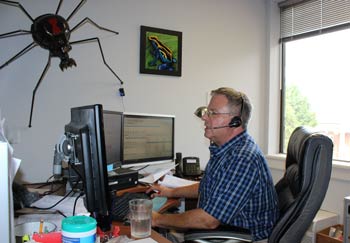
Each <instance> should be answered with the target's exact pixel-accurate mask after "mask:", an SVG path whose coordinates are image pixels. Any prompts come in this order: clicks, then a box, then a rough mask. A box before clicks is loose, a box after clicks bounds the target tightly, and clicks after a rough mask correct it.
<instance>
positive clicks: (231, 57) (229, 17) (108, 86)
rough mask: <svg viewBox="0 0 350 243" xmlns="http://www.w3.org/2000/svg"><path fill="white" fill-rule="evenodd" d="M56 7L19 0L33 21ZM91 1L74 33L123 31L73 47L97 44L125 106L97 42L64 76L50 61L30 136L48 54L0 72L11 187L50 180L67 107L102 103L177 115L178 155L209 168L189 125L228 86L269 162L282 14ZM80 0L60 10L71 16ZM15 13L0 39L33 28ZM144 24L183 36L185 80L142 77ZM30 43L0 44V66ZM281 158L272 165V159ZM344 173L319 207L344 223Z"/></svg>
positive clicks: (196, 2)
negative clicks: (249, 106) (239, 96)
mask: <svg viewBox="0 0 350 243" xmlns="http://www.w3.org/2000/svg"><path fill="white" fill-rule="evenodd" d="M57 2H58V1H53V0H51V1H47V0H26V1H24V0H22V1H21V3H22V4H23V6H24V7H25V8H26V9H27V11H28V12H29V13H30V14H31V15H32V17H34V18H35V17H37V16H39V15H41V14H44V13H48V12H54V11H55V9H56V4H57ZM101 2H102V1H97V0H88V2H87V3H86V4H85V5H84V6H83V7H82V8H81V9H80V11H79V12H78V13H77V14H76V16H75V17H74V18H73V19H71V21H70V25H71V27H72V26H74V25H75V24H76V23H78V22H79V21H80V20H82V19H83V18H84V17H86V16H88V17H90V18H91V19H92V20H94V21H96V22H97V23H98V24H100V25H102V26H104V27H107V28H110V29H114V30H117V31H119V32H120V35H119V36H113V35H111V34H109V33H105V32H103V31H100V30H96V28H94V27H92V26H88V25H87V26H84V27H82V28H81V29H79V30H77V31H76V32H74V33H73V34H72V36H71V40H78V39H82V38H89V37H95V36H97V37H99V38H100V39H101V42H102V46H103V50H104V52H105V57H106V59H107V62H108V63H109V65H110V66H111V67H112V68H113V69H114V70H115V71H116V72H117V73H118V75H119V76H120V77H121V78H122V79H123V80H124V81H125V85H124V88H125V91H126V96H125V98H124V102H122V100H121V98H120V97H119V96H118V95H117V92H116V90H117V88H119V86H118V81H117V80H116V79H115V78H114V77H113V75H112V74H111V73H110V72H109V70H108V69H107V68H106V67H105V66H104V65H103V63H102V60H101V56H100V53H99V50H98V48H97V45H96V43H95V44H94V43H91V44H85V45H79V46H73V50H72V51H71V57H73V58H74V59H75V60H76V61H77V64H78V67H75V68H71V69H68V70H66V71H65V72H61V71H60V69H59V67H58V63H59V62H58V60H57V59H52V63H51V67H50V69H49V71H48V73H47V74H46V76H45V78H44V80H43V81H42V84H41V85H40V88H39V90H38V92H37V96H36V104H35V109H34V115H33V127H32V128H30V129H29V128H28V127H27V125H28V119H29V112H30V102H31V95H32V90H33V89H34V87H35V85H36V82H37V81H38V79H39V76H40V74H41V72H42V70H43V68H44V66H45V64H46V61H47V57H48V52H47V51H46V50H43V49H41V48H40V47H36V48H35V49H33V50H32V51H30V52H29V53H27V54H26V55H24V56H23V57H21V58H20V59H18V60H17V61H15V62H13V63H11V64H10V65H8V66H6V67H5V68H3V69H2V70H0V109H1V111H2V112H1V114H2V116H4V117H5V118H6V131H7V134H8V137H9V138H10V139H11V140H12V141H13V142H14V143H15V144H14V148H15V155H16V156H17V157H19V158H21V159H23V163H22V165H21V169H20V170H21V172H20V175H19V176H18V177H17V179H21V180H24V181H29V182H39V181H43V180H46V179H47V178H48V177H49V175H51V170H52V156H53V147H54V145H55V143H56V142H57V140H58V138H59V137H60V135H61V134H62V133H63V128H64V125H65V124H67V123H68V122H69V119H70V115H69V110H70V108H71V107H73V106H80V105H87V104H93V103H101V104H103V105H104V107H105V109H109V110H123V103H124V106H125V111H128V112H144V113H145V112H149V113H164V114H175V115H176V148H175V149H176V152H182V153H183V155H184V156H187V155H194V156H199V157H200V159H201V164H202V167H204V166H205V164H206V161H207V160H208V150H207V146H208V142H207V141H206V140H205V139H204V138H203V129H202V125H201V121H200V120H198V119H196V118H195V117H194V116H193V111H194V110H195V108H196V107H198V106H200V105H203V104H205V103H206V101H207V96H208V95H207V94H208V91H210V90H212V89H214V88H217V87H220V86H231V87H234V88H237V89H239V90H242V91H244V92H246V93H247V95H248V96H249V97H250V98H251V101H252V103H253V105H254V110H253V117H252V120H251V123H250V125H249V131H250V133H251V134H252V135H253V137H254V138H255V139H256V141H257V142H258V144H259V145H260V146H261V147H262V149H263V151H264V152H266V153H267V154H269V155H271V154H276V153H277V152H278V136H279V133H278V127H279V123H278V121H279V100H280V97H279V80H280V79H279V77H280V73H279V67H278V63H279V58H280V52H279V48H280V47H279V45H278V36H279V34H278V31H279V16H278V14H279V11H278V8H277V6H276V4H274V3H272V2H270V1H263V0H218V1H211V0H190V1H185V0H178V1H176V4H174V1H170V0H147V1H136V0H128V1H125V0H124V1H122V0H104V1H103V2H102V3H101ZM76 3H78V0H77V1H65V2H64V3H63V6H62V11H61V12H60V14H61V15H62V16H64V17H67V15H68V13H70V11H71V10H72V9H73V8H74V4H76ZM30 25H31V22H30V21H29V19H28V18H27V17H25V15H24V14H23V13H22V12H21V11H20V10H19V9H17V8H14V7H10V6H6V5H0V33H5V32H9V31H13V30H17V29H25V30H29V29H30ZM140 25H146V26H152V27H158V28H165V29H171V30H177V31H181V32H183V66H182V68H183V74H182V77H170V76H156V75H146V74H140V73H139V37H140V34H139V32H140ZM31 41H32V40H31V37H30V36H20V37H13V38H8V39H0V65H2V64H3V63H4V62H5V61H6V60H8V59H9V58H10V57H11V56H13V55H14V54H15V53H17V52H18V51H20V50H21V49H23V48H24V47H25V46H26V45H28V44H29V43H30V42H31ZM276 158H277V159H276ZM268 161H269V165H270V167H271V170H272V175H273V178H274V180H275V182H276V181H277V180H278V179H279V178H280V177H281V176H282V174H283V156H279V157H276V156H268ZM348 174H349V168H348V167H346V166H339V165H338V166H336V167H335V168H334V170H333V173H332V180H331V183H330V187H329V190H328V193H327V196H326V199H325V201H324V203H323V205H322V208H323V209H325V210H329V211H333V212H337V213H338V214H340V215H342V210H343V197H344V196H346V195H350V187H349V184H350V182H349V179H348V178H347V177H348Z"/></svg>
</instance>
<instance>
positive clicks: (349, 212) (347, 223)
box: [343, 196, 350, 243]
mask: <svg viewBox="0 0 350 243" xmlns="http://www.w3.org/2000/svg"><path fill="white" fill-rule="evenodd" d="M349 231H350V196H347V197H345V198H344V229H343V238H344V241H343V242H344V243H350V240H349V237H350V236H349Z"/></svg>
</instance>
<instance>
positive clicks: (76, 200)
mask: <svg viewBox="0 0 350 243" xmlns="http://www.w3.org/2000/svg"><path fill="white" fill-rule="evenodd" d="M82 195H84V192H80V194H79V196H77V197H76V198H75V200H74V206H73V216H74V215H75V207H76V205H77V202H78V199H79V197H81V196H82Z"/></svg>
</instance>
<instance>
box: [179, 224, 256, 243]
mask: <svg viewBox="0 0 350 243" xmlns="http://www.w3.org/2000/svg"><path fill="white" fill-rule="evenodd" d="M184 239H185V242H191V241H192V242H206V241H209V242H210V240H218V239H221V240H230V243H231V242H253V238H252V236H251V234H250V233H249V231H248V230H246V229H241V228H233V229H232V227H227V226H219V227H218V228H217V229H215V230H190V231H188V232H186V234H185V238H184ZM203 240H204V241H203ZM232 240H233V241H232Z"/></svg>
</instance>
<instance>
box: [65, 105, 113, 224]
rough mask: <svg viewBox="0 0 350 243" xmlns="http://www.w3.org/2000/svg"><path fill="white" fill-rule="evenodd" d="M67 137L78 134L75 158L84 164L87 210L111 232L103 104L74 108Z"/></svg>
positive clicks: (66, 130)
mask: <svg viewBox="0 0 350 243" xmlns="http://www.w3.org/2000/svg"><path fill="white" fill-rule="evenodd" d="M65 134H66V136H67V137H68V138H69V137H71V135H76V138H75V139H76V141H74V144H75V146H74V155H73V156H74V158H73V159H76V158H78V160H79V161H80V162H81V164H79V165H78V169H79V170H80V172H83V174H82V175H80V176H82V177H83V178H81V180H83V181H84V183H83V189H84V192H85V197H86V207H87V210H88V211H89V212H90V213H91V214H92V215H93V216H94V217H95V218H96V220H97V222H98V225H99V226H100V227H101V228H102V229H108V227H110V224H109V218H108V217H109V216H108V215H109V209H110V198H109V193H108V192H109V191H108V176H107V175H108V174H107V164H106V151H105V138H104V126H103V107H102V105H100V104H96V105H89V106H81V107H74V108H71V121H70V123H68V124H67V125H66V126H65ZM75 142H76V143H75ZM91 149H92V150H91Z"/></svg>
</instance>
